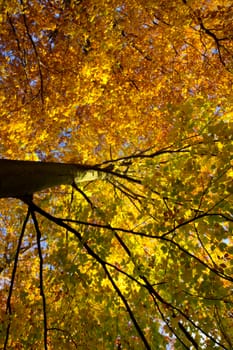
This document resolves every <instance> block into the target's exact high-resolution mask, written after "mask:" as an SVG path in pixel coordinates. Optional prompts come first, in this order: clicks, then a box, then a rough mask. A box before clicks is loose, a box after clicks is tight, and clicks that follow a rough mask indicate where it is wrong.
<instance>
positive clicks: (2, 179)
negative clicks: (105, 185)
mask: <svg viewBox="0 0 233 350" xmlns="http://www.w3.org/2000/svg"><path fill="white" fill-rule="evenodd" d="M96 178H98V171H97V170H95V169H93V168H92V167H91V166H86V165H77V164H64V163H42V162H34V161H21V160H8V159H0V198H4V197H5V198H6V197H23V196H28V195H32V194H33V193H34V192H38V191H41V190H44V189H47V188H49V187H53V186H58V185H66V184H68V185H71V184H72V183H74V181H75V182H81V181H90V180H94V179H96Z"/></svg>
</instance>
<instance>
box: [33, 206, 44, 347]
mask: <svg viewBox="0 0 233 350" xmlns="http://www.w3.org/2000/svg"><path fill="white" fill-rule="evenodd" d="M29 210H30V213H31V216H32V220H33V222H34V226H35V230H36V238H37V248H38V255H39V260H40V267H39V269H40V273H39V278H40V295H41V298H42V304H43V316H44V349H45V350H47V349H48V344H47V343H48V342H47V338H48V334H47V333H48V327H47V313H46V298H45V292H44V281H43V254H42V249H41V232H40V228H39V225H38V221H37V218H36V215H35V212H34V210H33V209H32V208H31V206H30V205H29Z"/></svg>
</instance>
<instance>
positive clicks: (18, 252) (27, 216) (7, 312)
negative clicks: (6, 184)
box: [4, 209, 30, 350]
mask: <svg viewBox="0 0 233 350" xmlns="http://www.w3.org/2000/svg"><path fill="white" fill-rule="evenodd" d="M29 217H30V209H28V211H27V214H26V216H25V219H24V222H23V226H22V230H21V233H20V236H19V241H18V246H17V250H16V254H15V260H14V267H13V271H12V276H11V284H10V289H9V294H8V298H7V304H6V314H9V315H12V309H11V297H12V293H13V287H14V282H15V276H16V270H17V265H18V260H19V254H20V248H21V244H22V240H23V236H24V233H25V230H26V225H27V222H28V220H29ZM10 326H11V320H9V323H8V326H7V331H6V338H5V342H4V350H6V349H7V343H8V339H9V335H10Z"/></svg>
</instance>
